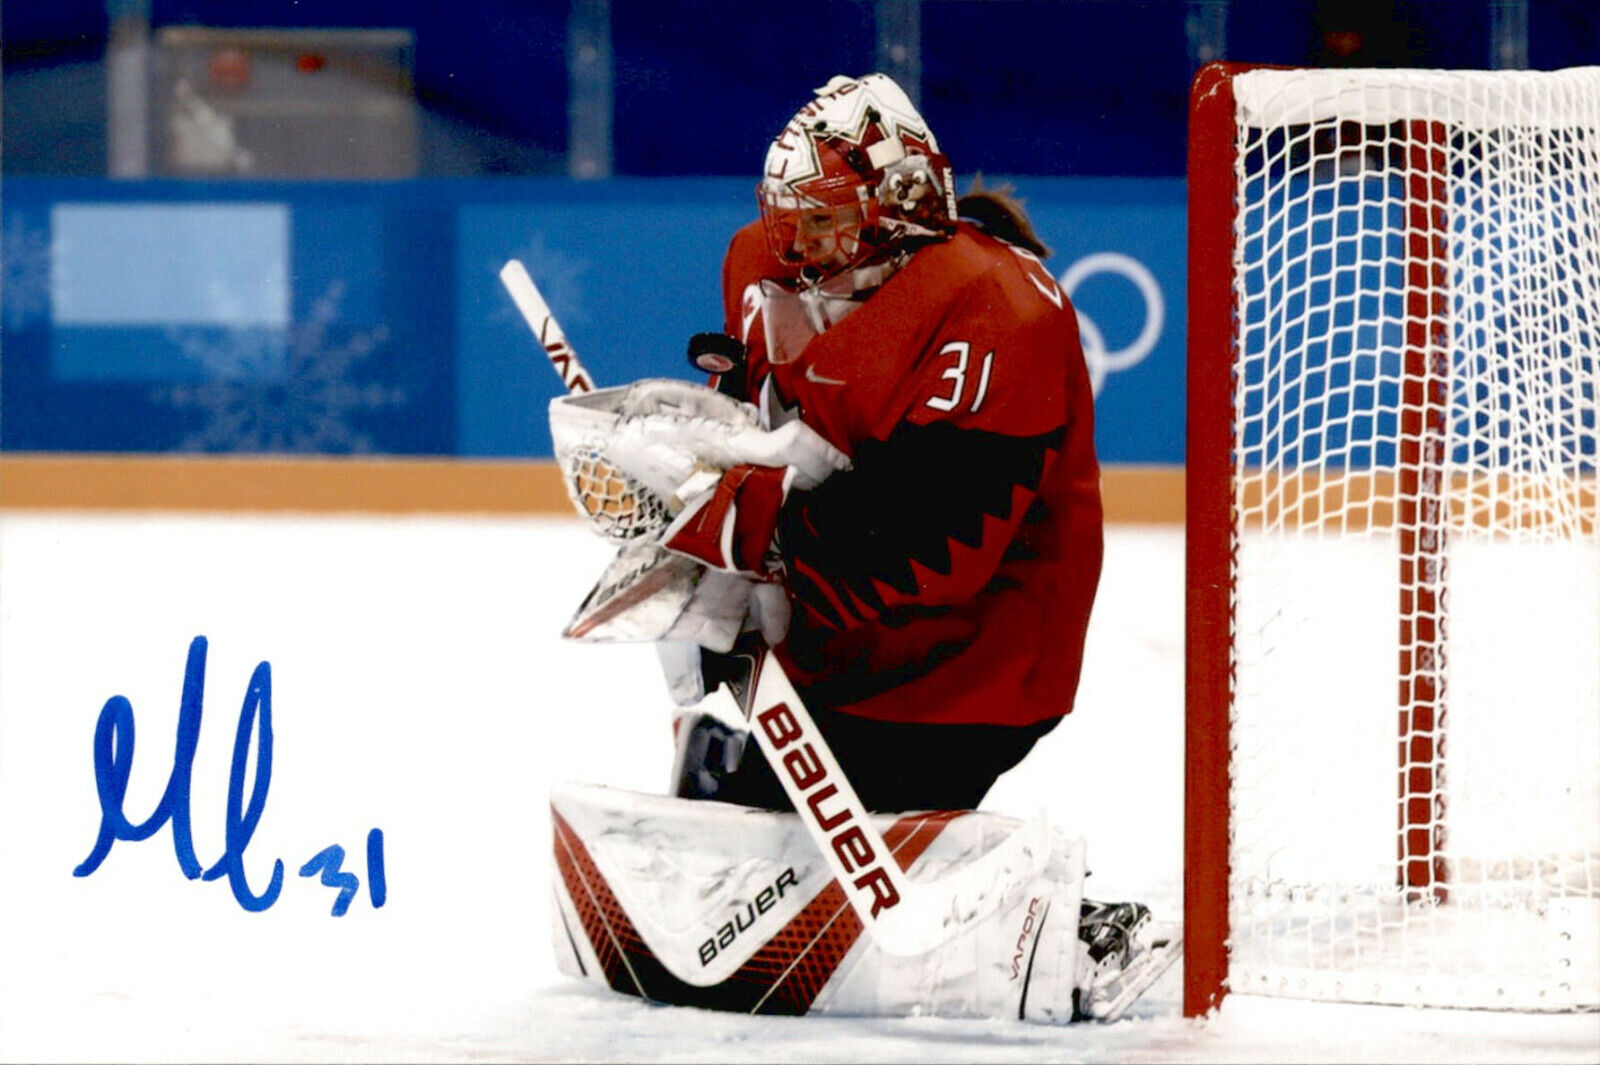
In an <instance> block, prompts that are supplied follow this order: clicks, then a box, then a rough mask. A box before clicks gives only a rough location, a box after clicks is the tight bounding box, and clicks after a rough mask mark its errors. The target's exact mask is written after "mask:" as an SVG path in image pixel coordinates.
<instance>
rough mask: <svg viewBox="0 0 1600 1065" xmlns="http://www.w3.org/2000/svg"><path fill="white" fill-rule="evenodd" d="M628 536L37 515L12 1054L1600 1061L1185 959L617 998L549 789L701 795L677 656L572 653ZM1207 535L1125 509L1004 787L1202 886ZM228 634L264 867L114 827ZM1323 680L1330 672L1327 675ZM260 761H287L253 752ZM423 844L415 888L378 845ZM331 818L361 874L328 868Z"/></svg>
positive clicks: (143, 788)
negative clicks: (1056, 1006) (1040, 738)
mask: <svg viewBox="0 0 1600 1065" xmlns="http://www.w3.org/2000/svg"><path fill="white" fill-rule="evenodd" d="M608 555H609V551H608V548H607V547H606V545H605V544H604V543H603V542H601V541H599V540H598V539H595V538H594V537H592V536H590V535H589V534H588V533H587V532H586V531H585V530H584V529H583V528H582V527H581V526H579V525H578V524H577V523H576V522H573V521H566V520H554V519H551V520H532V519H530V520H464V519H442V518H422V517H408V518H403V519H399V518H396V519H373V518H355V517H351V518H338V519H333V518H291V517H273V518H264V517H218V516H201V515H195V516H181V517H174V516H146V515H135V514H128V515H88V514H84V515H68V514H47V513H24V512H6V513H4V514H3V515H0V1059H3V1060H5V1061H81V1060H111V1059H115V1060H122V1061H172V1062H182V1061H372V1060H393V1061H498V1060H535V1061H547V1060H583V1061H695V1062H706V1061H900V1060H904V1061H1012V1062H1032V1061H1143V1062H1169V1061H1483V1062H1490V1061H1494V1062H1511V1061H1574V1062H1577V1061H1594V1060H1596V1059H1597V1058H1600V1015H1595V1014H1588V1015H1581V1016H1571V1015H1556V1016H1512V1015H1499V1014H1491V1013H1468V1012H1452V1011H1442V1010H1420V1009H1397V1008H1384V1007H1356V1006H1332V1005H1317V1004H1309V1003H1301V1002H1292V1001H1272V1000H1265V999H1250V998H1245V997H1240V996H1235V997H1233V998H1231V999H1229V1000H1228V1001H1227V1002H1226V1003H1225V1005H1224V1006H1223V1008H1222V1010H1221V1011H1220V1012H1219V1013H1218V1014H1216V1015H1214V1016H1213V1017H1211V1018H1209V1019H1206V1020H1201V1021H1186V1020H1184V1019H1182V1018H1181V1017H1180V1016H1179V978H1178V973H1177V972H1176V971H1174V972H1172V973H1169V974H1168V976H1167V977H1166V978H1164V979H1163V980H1162V982H1161V983H1159V984H1158V985H1157V986H1156V987H1155V988H1154V990H1153V991H1152V992H1151V993H1150V994H1149V995H1148V996H1147V997H1146V998H1145V999H1144V1000H1143V1001H1142V1002H1141V1003H1140V1004H1139V1005H1138V1006H1137V1007H1136V1008H1135V1010H1134V1012H1133V1015H1132V1017H1131V1018H1130V1019H1128V1020H1125V1021H1123V1022H1121V1023H1118V1024H1115V1025H1110V1026H1103V1027H1091V1026H1078V1027H1073V1028H1061V1029H1052V1028H1043V1027H1035V1026H1028V1025H1024V1024H1022V1023H1020V1022H1015V1021H1010V1020H993V1021H951V1020H937V1019H929V1018H907V1019H895V1020H884V1019H856V1020H851V1019H818V1018H751V1017H743V1016H734V1015H727V1014H716V1013H706V1012H699V1011H694V1010H687V1009H675V1008H670V1007H652V1006H647V1005H643V1004H641V1003H639V1002H638V1001H636V1000H632V999H627V998H623V997H620V996H615V995H612V994H610V993H607V992H602V991H597V990H592V989H590V988H589V987H587V986H584V985H580V984H577V983H575V982H571V981H568V980H566V979H564V978H562V977H561V976H559V975H558V974H557V972H556V970H555V966H554V962H553V956H552V952H551V948H550V943H549V939H548V934H549V933H548V927H549V926H548V920H547V915H548V909H547V907H548V904H549V891H550V883H549V876H550V862H549V854H550V836H549V827H548V823H547V813H546V807H547V798H546V796H547V789H548V787H549V785H550V784H551V782H552V781H557V780H583V781H591V782H597V783H604V784H610V785H613V786H617V787H624V788H631V789H635V790H641V791H660V790H661V789H662V788H664V787H665V784H666V781H665V779H664V778H665V776H666V770H667V762H668V760H669V757H670V752H669V743H668V737H669V731H668V712H667V711H668V704H667V699H666V697H665V694H664V691H663V689H662V687H661V684H660V680H659V677H658V675H657V671H656V665H655V660H654V656H653V655H652V654H651V653H650V652H649V650H648V649H646V648H642V647H636V646H634V647H597V646H587V645H577V644H568V643H563V642H562V641H560V640H559V639H558V637H557V633H558V631H559V630H560V628H561V625H562V623H563V622H564V621H565V620H566V618H567V617H568V616H569V615H570V613H571V611H572V609H573V608H574V607H575V606H576V604H577V603H578V601H579V600H580V599H581V598H582V595H583V593H584V592H585V591H586V590H587V588H588V586H589V584H590V583H591V581H592V580H593V578H594V577H595V576H596V575H597V574H598V572H599V570H600V568H601V566H602V565H603V563H604V562H605V561H606V559H607V557H608ZM1182 565H1183V563H1182V538H1181V533H1180V532H1179V531H1178V530H1176V529H1164V528H1162V529H1133V528H1114V529H1112V530H1111V532H1110V535H1109V543H1108V550H1107V559H1106V573H1105V580H1104V583H1103V585H1102V591H1101V595H1100V599H1099V604H1098V606H1097V610H1096V615H1095V620H1094V624H1093V627H1092V630H1091V634H1090V646H1089V651H1088V663H1087V666H1086V670H1085V675H1084V680H1083V687H1082V691H1081V694H1080V698H1079V704H1078V709H1077V712H1076V713H1074V714H1073V716H1072V717H1070V718H1069V719H1068V720H1067V721H1066V722H1065V723H1064V724H1063V726H1062V727H1061V728H1059V729H1058V730H1057V731H1056V732H1055V733H1054V734H1052V735H1051V736H1050V737H1048V738H1047V739H1046V740H1045V741H1044V742H1043V743H1042V744H1040V746H1039V747H1038V749H1037V750H1036V751H1035V752H1034V753H1033V755H1032V756H1031V757H1030V758H1029V760H1028V761H1027V762H1026V763H1024V765H1023V766H1021V767H1020V768H1018V769H1017V770H1015V771H1014V772H1013V773H1011V774H1010V775H1009V776H1007V777H1006V778H1004V779H1003V780H1002V781H1001V782H1000V783H999V785H998V786H997V787H996V788H995V789H994V791H993V793H992V794H991V796H990V799H989V800H988V803H987V805H988V806H989V807H990V808H992V809H995V810H997V811H1001V812H1006V813H1014V814H1019V815H1026V814H1030V813H1032V812H1033V811H1034V810H1036V809H1037V808H1039V807H1041V806H1043V807H1044V808H1045V809H1046V810H1047V811H1048V813H1049V815H1050V816H1051V818H1052V819H1053V820H1055V821H1057V822H1058V823H1060V824H1062V825H1064V826H1068V827H1070V828H1072V829H1073V830H1075V831H1078V832H1081V833H1082V834H1083V835H1084V836H1086V837H1087V839H1088V841H1089V857H1090V864H1091V867H1092V869H1093V873H1092V877H1091V880H1090V891H1091V893H1092V894H1094V895H1095V896H1097V897H1103V898H1123V897H1126V898H1140V899H1144V900H1147V901H1149V902H1150V903H1151V904H1152V905H1154V906H1155V908H1156V909H1157V910H1158V912H1161V913H1162V914H1164V915H1170V916H1176V915H1177V910H1178V906H1179V903H1180V901H1181V887H1182V879H1181V868H1182V864H1181V840H1182V834H1181V828H1182V782H1183V765H1182V749H1183V742H1182V602H1183V568H1182ZM196 635H204V636H206V637H207V638H208V641H209V661H208V669H207V675H206V687H205V702H204V718H203V723H202V729H201V734H200V739H199V743H198V748H197V756H196V761H195V764H194V774H193V787H192V810H193V824H194V843H195V850H196V852H197V854H198V857H199V859H200V861H201V862H202V864H204V865H206V866H209V865H211V863H212V862H214V861H216V860H217V858H218V857H219V856H220V855H221V854H222V853H223V850H224V824H225V821H224V818H225V816H226V813H225V811H226V808H227V793H228V783H229V766H230V759H231V754H232V750H233V746H234V742H235V730H236V729H237V727H238V722H239V717H240V706H241V703H242V701H243V698H244V694H245V689H246V685H247V683H248V681H249V678H250V675H251V672H252V670H253V669H254V668H255V666H256V665H257V663H259V662H261V661H268V662H270V663H271V669H272V702H271V708H272V722H271V723H272V737H273V751H272V774H271V781H270V790H269V792H268V796H267V802H266V805H265V807H264V811H263V813H262V816H261V818H260V822H259V824H258V826H257V829H256V831H255V833H254V836H253V838H252V839H251V840H250V842H249V845H248V847H247V848H246V850H245V858H244V869H245V874H246V881H247V884H248V887H249V890H250V891H251V892H253V893H257V894H259V893H261V892H262V891H263V890H265V888H266V885H267V883H268V881H269V878H270V876H271V874H272V869H273V863H274V860H275V859H277V860H281V861H282V862H283V884H282V893H281V895H280V896H279V898H278V900H277V902H276V904H275V905H273V906H272V907H271V908H269V909H267V910H265V911H264V912H260V913H249V912H246V911H245V910H244V909H243V908H241V906H240V905H239V904H238V903H237V902H236V901H235V898H234V895H233V893H232V892H231V891H230V889H229V886H228V884H227V881H226V880H225V879H223V880H213V881H199V880H196V881H190V880H187V879H185V878H184V877H183V876H182V874H181V873H180V871H179V868H178V864H177V861H176V859H175V857H174V852H173V843H172V834H171V832H170V829H167V828H163V829H162V830H161V831H160V832H158V833H157V834H156V835H155V836H154V837H152V838H150V839H148V840H145V841H143V842H137V843H135V842H126V841H124V842H118V843H117V844H115V846H114V847H113V848H112V851H111V853H110V854H109V856H108V857H107V858H106V860H105V862H104V863H103V864H102V865H101V866H100V867H99V869H98V870H97V871H95V872H93V873H92V874H91V875H89V876H86V877H74V876H73V869H74V867H75V866H77V865H78V863H80V862H82V861H83V860H84V859H85V857H86V856H87V855H88V854H89V852H90V849H91V846H92V844H93V843H94V840H95V835H96V831H97V828H98V825H99V823H100V810H99V802H98V800H97V798H96V791H95V775H94V770H93V761H92V757H93V740H94V735H95V726H96V720H97V717H98V715H99V714H100V711H101V707H102V706H103V705H104V703H105V702H106V700H107V699H108V698H109V697H111V696H113V695H118V694H120V695H125V696H126V697H127V698H128V699H129V700H130V701H131V702H132V705H133V708H134V713H135V720H136V722H137V728H136V735H137V743H136V745H135V755H134V759H133V769H132V773H131V780H130V784H129V788H128V794H127V800H126V808H127V810H128V812H129V815H130V817H132V818H133V819H135V820H139V819H142V818H144V817H146V816H148V814H149V812H150V811H151V810H153V809H154V807H155V804H156V803H157V801H158V800H159V798H160V796H161V794H162V791H163V789H164V787H165V786H166V782H167V777H168V774H169V772H170V771H171V765H172V759H173V745H174V733H175V729H176V724H177V720H178V706H179V696H180V691H181V685H182V678H183V667H184V660H185V654H186V652H187V649H188V647H189V643H190V640H191V639H192V638H193V637H194V636H196ZM1315 682H1316V678H1308V683H1315ZM251 750H252V753H251V757H250V760H249V766H250V770H249V773H248V776H247V779H246V781H245V784H246V785H248V784H249V783H250V782H252V781H254V780H255V777H256V770H255V768H254V767H255V765H256V761H255V759H256V751H257V748H256V747H255V746H253V747H252V748H251ZM374 827H376V828H381V829H382V830H383V833H384V838H385V852H384V853H385V869H386V873H387V885H388V898H387V901H386V903H385V905H384V906H383V907H382V908H381V909H375V908H374V907H373V905H372V900H371V898H370V897H369V895H368V886H367V882H366V881H367V875H366V871H367V866H366V857H365V847H364V841H365V839H366V837H367V832H368V830H369V829H371V828H374ZM330 844H339V845H341V846H342V847H343V848H344V849H345V852H346V860H345V865H344V868H345V869H346V870H348V871H350V872H353V873H355V874H356V875H357V876H358V877H359V878H360V879H361V887H360V890H359V892H358V893H357V894H356V896H355V898H354V900H353V901H352V902H351V905H350V909H349V912H348V913H347V914H346V915H345V916H343V917H337V918H336V917H333V916H332V915H331V913H330V909H331V907H332V905H333V901H334V898H335V897H336V894H337V893H336V891H335V890H334V889H332V888H328V887H324V886H322V885H321V884H319V883H317V882H315V881H314V880H312V879H309V878H303V877H301V876H300V875H298V874H299V869H300V867H301V865H302V864H303V863H305V862H306V861H307V859H309V858H310V857H311V856H312V855H314V854H316V853H318V852H319V851H321V850H323V849H324V848H325V847H327V846H329V845H330Z"/></svg>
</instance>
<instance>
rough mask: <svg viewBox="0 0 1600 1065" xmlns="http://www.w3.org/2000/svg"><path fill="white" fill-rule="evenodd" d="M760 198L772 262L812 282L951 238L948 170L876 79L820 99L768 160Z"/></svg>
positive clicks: (889, 88) (841, 85)
mask: <svg viewBox="0 0 1600 1065" xmlns="http://www.w3.org/2000/svg"><path fill="white" fill-rule="evenodd" d="M757 196H758V198H759V200H760V202H761V218H762V222H763V223H764V225H765V227H766V233H767V243H768V245H769V246H770V247H771V249H772V253H773V254H774V255H775V256H777V258H778V260H779V261H780V262H781V263H783V264H784V265H785V266H786V267H787V268H788V269H790V270H793V271H796V272H797V273H799V275H800V276H801V278H802V279H803V280H806V281H811V282H815V281H820V280H823V279H825V278H829V277H833V276H835V275H838V274H841V273H843V272H845V271H846V270H852V269H856V268H858V267H861V266H865V265H868V264H871V263H877V262H888V261H890V260H893V259H894V258H896V257H897V256H898V255H899V254H901V253H902V252H907V251H910V250H912V249H913V248H914V247H915V246H916V244H917V243H918V242H922V241H930V240H940V239H943V238H944V237H946V236H948V235H949V234H950V232H951V231H952V230H953V229H954V228H955V218H956V207H955V187H954V181H953V178H952V175H951V172H950V161H949V160H948V159H946V158H945V157H944V156H943V155H942V154H940V152H939V145H938V143H937V142H936V141H935V140H934V138H933V134H932V133H931V132H930V131H929V130H928V127H927V124H926V123H925V122H923V120H922V116H921V115H920V114H918V113H917V110H916V108H915V107H913V106H912V105H911V101H910V100H909V99H908V98H907V97H906V94H905V93H904V92H903V91H901V89H900V87H899V86H898V85H896V84H895V83H894V82H893V81H892V80H890V79H889V78H888V77H886V76H884V75H882V74H867V75H865V76H863V77H861V78H847V77H843V76H840V77H836V78H834V79H833V80H831V81H830V82H828V84H827V85H825V86H823V87H822V88H821V89H819V90H817V98H816V99H814V100H812V101H811V102H810V103H808V104H807V105H806V106H805V107H803V108H801V109H800V112H799V113H798V114H796V115H795V116H794V117H793V118H792V119H790V120H789V123H788V125H786V126H784V127H783V132H781V133H779V134H778V137H777V139H776V140H774V141H773V142H772V146H771V147H770V148H769V149H768V150H767V160H766V169H765V176H764V177H763V178H762V181H761V184H760V185H759V186H758V187H757Z"/></svg>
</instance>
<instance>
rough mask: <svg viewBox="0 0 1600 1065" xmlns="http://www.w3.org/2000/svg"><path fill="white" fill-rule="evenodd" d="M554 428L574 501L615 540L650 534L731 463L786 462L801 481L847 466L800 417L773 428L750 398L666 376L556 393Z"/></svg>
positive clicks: (808, 484) (816, 480) (809, 484)
mask: <svg viewBox="0 0 1600 1065" xmlns="http://www.w3.org/2000/svg"><path fill="white" fill-rule="evenodd" d="M550 434H551V437H552V439H553V440H554V443H555V453H556V461H557V463H558V464H559V465H560V467H561V471H562V475H563V477H564V479H565V482H566V486H567V493H568V495H569V496H570V497H571V498H572V502H573V505H574V507H576V508H577V510H578V513H579V514H581V515H582V516H584V517H586V518H588V519H589V520H590V522H591V524H592V525H594V527H595V529H596V531H598V532H600V533H601V534H602V535H605V536H609V537H611V538H613V539H617V540H629V539H635V538H638V537H640V536H649V535H652V534H654V533H655V532H657V531H658V530H659V529H660V528H663V527H665V525H666V524H667V522H668V521H670V520H671V516H672V515H673V514H674V513H676V512H677V511H678V510H679V509H680V508H681V507H682V505H683V502H684V500H685V499H687V498H691V497H693V496H694V495H696V494H699V493H700V492H703V491H704V490H705V488H706V486H707V483H708V475H709V480H710V483H714V480H715V478H716V477H717V476H718V475H720V474H721V472H722V471H723V470H726V469H729V468H731V467H734V466H739V465H745V464H748V465H752V466H776V467H783V466H792V467H793V468H794V470H795V474H794V478H795V479H794V486H795V487H796V488H801V489H806V488H815V487H816V486H817V485H819V484H821V483H822V482H823V481H824V480H825V479H826V478H827V477H828V476H829V475H831V474H832V473H834V472H835V471H838V470H844V469H849V468H850V460H849V458H847V457H846V456H845V455H844V453H843V452H841V451H840V450H839V449H838V448H836V447H834V446H833V445H832V444H830V443H828V442H827V441H826V440H824V439H823V438H822V437H821V436H819V435H818V434H817V433H816V431H815V430H813V429H812V428H811V427H810V426H808V425H805V424H804V423H802V422H799V421H795V422H790V423H789V424H787V425H785V426H783V427H782V428H781V429H778V430H775V431H770V432H769V431H768V430H766V429H763V428H761V425H760V419H759V417H758V415H757V413H756V409H755V408H754V407H753V406H751V405H750V404H748V403H740V402H739V401H738V400H735V399H733V398H732V397H730V396H725V395H723V394H722V393H720V392H716V391H713V390H712V389H709V388H706V387H704V386H701V385H694V384H689V383H688V382H685V381H675V380H670V379H665V378H653V379H647V380H644V381H637V382H635V383H633V384H631V385H624V386H621V387H618V388H603V389H599V390H597V391H594V392H585V393H579V394H576V395H567V396H560V397H557V398H556V399H554V400H552V401H551V403H550Z"/></svg>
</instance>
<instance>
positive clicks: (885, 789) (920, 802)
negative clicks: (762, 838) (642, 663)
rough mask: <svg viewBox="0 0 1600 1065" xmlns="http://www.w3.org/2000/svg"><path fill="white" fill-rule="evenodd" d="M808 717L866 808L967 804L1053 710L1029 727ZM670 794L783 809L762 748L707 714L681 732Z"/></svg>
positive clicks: (1035, 737)
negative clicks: (814, 723) (815, 724)
mask: <svg viewBox="0 0 1600 1065" xmlns="http://www.w3.org/2000/svg"><path fill="white" fill-rule="evenodd" d="M812 717H813V718H814V719H815V720H816V723H817V728H818V729H820V730H821V732H822V734H823V736H824V737H825V738H826V739H827V741H828V745H829V746H830V747H831V748H832V749H833V754H834V756H835V757H836V758H837V759H838V760H839V766H840V768H841V769H843V770H844V772H845V776H846V777H848V778H849V780H850V783H851V784H853V785H854V786H855V789H856V793H857V794H858V795H860V796H861V802H862V804H863V805H864V806H866V808H867V809H868V810H872V811H875V812H879V813H896V812H900V811H905V810H972V809H976V808H977V806H978V803H980V802H981V801H982V800H983V797H984V795H986V794H987V793H988V791H989V788H990V787H992V786H993V785H994V782H995V780H996V779H998V778H999V776H1000V774H1001V773H1004V772H1005V771H1006V770H1008V769H1011V768H1012V767H1013V766H1015V765H1016V764H1017V763H1018V762H1020V761H1022V759H1023V757H1024V756H1025V755H1027V753H1028V752H1029V751H1030V750H1032V749H1033V745H1034V744H1035V743H1037V742H1038V741H1039V739H1040V737H1042V736H1044V735H1045V734H1046V733H1048V732H1049V731H1050V730H1051V729H1053V728H1055V727H1056V725H1057V724H1059V723H1060V721H1061V718H1060V717H1054V718H1049V719H1046V720H1044V721H1040V722H1037V723H1035V724H1032V725H1027V726H1022V727H1015V726H1007V725H928V724H915V723H906V722H897V721H876V720H872V719H870V718H863V717H856V716H854V715H851V714H845V713H840V712H838V711H835V710H814V711H812ZM677 762H678V771H677V772H676V773H675V774H674V775H675V777H676V788H675V794H676V795H677V796H678V797H679V798H684V799H715V800H717V801H719V802H730V803H736V804H738V805H741V806H754V807H759V808H761V809H766V810H789V809H792V806H791V805H790V803H789V799H788V796H787V795H785V794H784V791H783V785H782V784H780V783H779V782H778V778H777V776H776V775H775V774H774V773H773V771H772V767H771V766H769V765H768V764H767V760H766V758H765V757H764V756H763V755H762V753H761V749H760V748H759V747H758V746H757V745H756V743H755V742H754V741H753V740H749V739H748V736H747V735H746V734H745V733H742V732H736V731H734V730H732V729H729V728H728V727H727V726H725V725H723V724H722V723H721V722H719V721H717V720H716V719H715V718H712V717H710V716H707V715H701V716H700V717H699V718H698V719H695V720H692V721H691V722H685V723H684V724H683V725H682V726H680V730H679V734H678V753H677Z"/></svg>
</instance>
